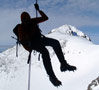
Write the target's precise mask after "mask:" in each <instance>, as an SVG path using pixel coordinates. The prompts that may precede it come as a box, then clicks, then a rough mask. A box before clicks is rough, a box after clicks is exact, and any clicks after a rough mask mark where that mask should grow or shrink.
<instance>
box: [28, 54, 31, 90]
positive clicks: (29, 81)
mask: <svg viewBox="0 0 99 90" xmlns="http://www.w3.org/2000/svg"><path fill="white" fill-rule="evenodd" d="M30 56H31V55H30ZM30 83H31V57H30V61H29V75H28V90H30V86H31V85H30Z"/></svg>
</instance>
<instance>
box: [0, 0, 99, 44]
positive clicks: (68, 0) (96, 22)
mask: <svg viewBox="0 0 99 90" xmlns="http://www.w3.org/2000/svg"><path fill="white" fill-rule="evenodd" d="M34 3H35V0H0V45H3V44H8V45H9V44H15V41H14V40H13V39H12V38H11V36H14V34H13V32H12V30H13V28H14V27H15V25H16V24H18V23H20V14H21V12H23V11H28V12H29V13H30V15H31V17H35V9H34V6H33V4H34ZM38 3H39V5H40V9H41V10H43V11H44V12H45V13H46V14H47V15H48V17H49V20H48V21H46V22H44V23H42V24H40V27H41V29H42V31H43V33H44V34H46V33H48V32H49V31H50V30H51V29H53V28H57V27H59V26H61V25H64V24H68V25H72V26H75V27H76V28H78V29H80V30H81V31H83V32H84V33H86V34H87V35H88V36H89V37H91V39H92V42H93V43H95V44H99V30H98V29H99V18H98V16H99V11H98V10H99V5H98V4H99V0H38Z"/></svg>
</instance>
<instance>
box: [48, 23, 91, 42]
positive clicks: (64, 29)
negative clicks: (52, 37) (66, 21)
mask: <svg viewBox="0 0 99 90" xmlns="http://www.w3.org/2000/svg"><path fill="white" fill-rule="evenodd" d="M54 32H59V33H62V34H66V35H70V36H79V37H83V38H85V39H87V40H88V41H91V39H90V37H88V36H87V35H86V34H85V33H83V32H82V31H80V30H78V29H77V28H75V27H74V26H71V25H63V26H61V27H59V28H56V29H53V30H51V31H50V32H49V34H50V33H54Z"/></svg>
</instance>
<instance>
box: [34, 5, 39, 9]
mask: <svg viewBox="0 0 99 90" xmlns="http://www.w3.org/2000/svg"><path fill="white" fill-rule="evenodd" d="M34 6H35V9H36V10H38V11H39V5H38V4H37V3H36V4H34Z"/></svg>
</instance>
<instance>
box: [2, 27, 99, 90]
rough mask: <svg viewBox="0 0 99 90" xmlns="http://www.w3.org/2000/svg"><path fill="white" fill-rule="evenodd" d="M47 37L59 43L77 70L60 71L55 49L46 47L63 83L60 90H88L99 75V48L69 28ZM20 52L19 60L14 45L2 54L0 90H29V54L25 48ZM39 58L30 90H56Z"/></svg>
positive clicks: (34, 62) (35, 55) (34, 58)
mask: <svg viewBox="0 0 99 90" xmlns="http://www.w3.org/2000/svg"><path fill="white" fill-rule="evenodd" d="M70 32H74V33H70ZM46 36H47V37H51V38H52V37H53V38H55V39H57V40H59V41H60V44H61V46H62V50H63V53H64V56H65V59H66V60H67V62H68V63H69V64H71V65H75V66H76V67H77V71H75V72H69V71H66V72H61V71H60V63H59V61H58V59H57V57H56V55H55V53H54V51H53V49H52V48H51V47H47V49H48V50H49V52H50V57H51V62H52V66H53V69H54V72H55V74H56V76H57V77H58V79H59V80H61V81H62V86H61V87H59V88H58V90H87V89H88V85H89V84H90V83H91V81H92V80H94V79H95V78H96V77H98V76H99V71H98V68H99V65H98V64H99V60H98V56H99V45H94V44H93V43H92V42H91V40H90V38H89V37H88V36H87V35H86V34H84V33H82V32H81V31H80V30H77V29H76V28H75V27H73V26H70V25H63V26H61V27H59V28H57V29H53V30H52V31H51V32H50V33H49V34H48V35H46ZM18 52H19V53H18V55H19V56H18V58H17V57H16V47H15V46H14V47H13V48H10V49H8V50H6V51H5V52H3V53H1V54H0V90H27V89H28V69H29V65H28V64H27V58H28V54H29V53H28V52H27V51H26V50H24V48H23V47H22V46H21V47H19V51H18ZM38 55H39V53H36V52H35V53H32V67H31V68H32V69H31V90H57V88H56V87H54V86H53V85H52V84H51V82H50V81H49V78H48V76H47V74H46V72H45V69H44V66H43V63H42V58H40V61H38ZM92 90H99V88H98V89H94V88H93V89H92Z"/></svg>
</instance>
